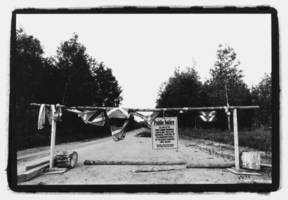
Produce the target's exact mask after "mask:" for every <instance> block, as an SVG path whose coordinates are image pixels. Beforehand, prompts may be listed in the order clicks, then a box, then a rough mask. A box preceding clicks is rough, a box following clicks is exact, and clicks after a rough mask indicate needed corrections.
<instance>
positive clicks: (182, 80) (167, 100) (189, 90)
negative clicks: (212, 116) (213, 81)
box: [156, 68, 202, 126]
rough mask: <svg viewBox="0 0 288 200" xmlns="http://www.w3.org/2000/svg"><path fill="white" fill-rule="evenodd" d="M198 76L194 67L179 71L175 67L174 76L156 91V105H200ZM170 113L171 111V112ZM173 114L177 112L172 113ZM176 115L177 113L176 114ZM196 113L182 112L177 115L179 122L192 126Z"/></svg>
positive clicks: (200, 84)
mask: <svg viewBox="0 0 288 200" xmlns="http://www.w3.org/2000/svg"><path fill="white" fill-rule="evenodd" d="M201 86H202V83H201V82H200V77H199V76H198V73H197V72H196V70H195V69H194V68H187V69H186V71H180V69H179V68H177V69H176V70H175V71H174V76H172V77H170V78H169V80H168V82H167V83H164V84H162V86H161V87H160V90H159V93H158V99H157V102H156V104H157V106H156V107H196V106H200V105H201V101H200V100H201V97H200V93H201ZM171 114H172V113H171ZM173 114H174V115H175V114H177V113H173ZM177 115H178V114H177ZM196 116H197V113H195V112H193V113H191V112H190V113H183V114H182V115H180V116H179V117H180V118H179V124H180V125H183V126H188V125H190V126H191V125H192V126H194V120H193V119H194V118H195V117H196Z"/></svg>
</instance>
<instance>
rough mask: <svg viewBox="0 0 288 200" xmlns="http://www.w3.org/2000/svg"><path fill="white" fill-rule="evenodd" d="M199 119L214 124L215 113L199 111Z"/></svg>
mask: <svg viewBox="0 0 288 200" xmlns="http://www.w3.org/2000/svg"><path fill="white" fill-rule="evenodd" d="M199 117H200V118H201V119H202V121H204V122H214V121H216V111H215V110H213V111H201V112H199Z"/></svg>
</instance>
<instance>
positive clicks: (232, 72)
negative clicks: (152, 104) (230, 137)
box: [11, 29, 272, 147]
mask: <svg viewBox="0 0 288 200" xmlns="http://www.w3.org/2000/svg"><path fill="white" fill-rule="evenodd" d="M15 44H16V46H15V47H16V49H15V52H14V55H13V59H12V64H11V67H13V68H14V69H15V71H16V73H15V76H13V77H11V79H12V82H13V84H12V85H11V86H13V88H11V90H13V91H15V92H14V93H13V94H14V96H13V97H14V99H15V101H14V102H15V113H14V115H13V116H14V120H15V123H14V124H15V132H16V133H17V139H18V140H19V141H21V143H20V142H19V143H20V144H23V145H24V146H25V144H24V143H25V140H24V139H27V138H28V140H29V141H28V143H29V144H32V143H34V144H35V145H36V146H39V145H41V144H42V145H44V144H48V143H49V139H48V140H47V137H46V138H43V141H42V140H41V141H34V142H33V138H34V136H35V133H40V135H39V137H40V136H41V133H43V134H42V135H45V134H46V136H49V134H48V133H49V132H50V130H49V126H48V127H46V128H45V129H44V130H43V131H37V129H36V128H37V116H38V108H33V107H31V106H30V105H29V104H30V103H31V102H36V103H37V102H38V103H49V104H57V103H59V104H65V105H95V106H115V107H117V106H119V105H120V103H121V101H122V97H121V92H122V89H121V87H120V86H119V84H118V82H117V80H116V78H115V76H114V75H113V73H112V70H111V69H110V68H108V67H106V66H105V64H104V63H103V62H98V61H96V60H95V59H94V58H92V57H91V56H90V55H89V54H88V53H87V52H86V48H85V46H84V45H83V44H81V43H80V42H79V38H78V35H76V34H74V35H73V36H72V37H71V38H70V39H69V40H67V41H64V42H62V43H61V44H60V45H59V47H58V49H57V52H56V55H55V56H54V57H45V56H44V51H43V48H42V46H41V43H40V41H39V40H38V39H37V38H35V37H33V36H32V35H28V34H26V33H25V32H24V31H23V30H22V29H19V30H17V31H16V43H15ZM216 55H217V59H216V61H215V64H214V66H213V67H212V68H211V70H210V75H211V76H210V79H208V80H207V81H205V82H204V83H202V82H201V81H200V77H199V75H198V73H197V71H196V70H195V69H194V68H193V67H190V68H189V67H188V68H187V69H186V70H184V71H181V70H180V68H176V70H175V72H174V74H173V76H171V77H170V78H169V79H168V81H167V82H165V83H163V85H162V86H161V88H160V90H159V95H158V99H157V101H156V107H185V106H191V107H199V106H224V105H228V104H229V105H259V106H260V109H259V110H258V111H239V126H240V127H245V128H251V127H253V126H254V127H255V126H257V127H259V126H266V127H269V126H271V120H272V119H271V112H272V110H271V92H272V88H271V87H272V86H271V76H270V75H268V74H266V75H265V76H264V77H263V79H262V81H261V82H260V83H259V84H258V85H256V86H254V87H252V88H251V89H249V88H248V86H247V85H246V84H245V82H244V81H243V73H242V71H241V70H239V69H238V68H237V67H238V65H239V64H240V62H239V60H238V59H237V54H236V52H235V50H234V49H233V48H231V47H229V46H227V45H219V48H218V50H217V52H216ZM166 115H173V116H175V115H176V116H178V119H179V124H180V126H193V127H195V126H196V127H197V125H198V126H199V123H200V122H199V119H198V113H197V112H184V113H181V114H180V113H176V112H174V113H172V112H171V113H166ZM63 118H65V120H63V122H62V123H59V125H58V128H57V131H58V133H57V134H58V136H59V135H60V136H61V135H62V136H64V137H63V138H67V137H68V136H71V135H73V134H74V135H77V134H78V135H79V133H80V132H81V134H80V135H85V134H86V135H87V137H90V136H91V135H92V136H93V135H95V133H97V134H98V133H102V134H108V131H107V127H95V126H89V125H84V124H83V122H82V121H81V120H80V119H79V118H78V117H77V116H76V115H73V114H71V113H70V114H69V113H67V112H64V113H63ZM227 120H228V118H227V116H226V113H225V112H224V111H220V112H218V113H217V121H216V122H215V123H212V127H217V128H227ZM231 122H232V119H231ZM231 124H232V123H231ZM83 133H85V134H83ZM89 135H90V136H89ZM29 138H30V139H29ZM58 138H59V137H58ZM60 138H61V137H60ZM38 139H39V138H38ZM36 143H41V144H36ZM24 146H23V147H24Z"/></svg>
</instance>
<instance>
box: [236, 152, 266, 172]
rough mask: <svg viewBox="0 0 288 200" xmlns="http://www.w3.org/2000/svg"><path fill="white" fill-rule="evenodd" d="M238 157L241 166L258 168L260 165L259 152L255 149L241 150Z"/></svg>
mask: <svg viewBox="0 0 288 200" xmlns="http://www.w3.org/2000/svg"><path fill="white" fill-rule="evenodd" d="M240 159H241V164H242V167H243V168H246V169H255V170H259V169H260V167H261V166H260V164H261V155H260V152H257V151H251V152H242V153H241V156H240Z"/></svg>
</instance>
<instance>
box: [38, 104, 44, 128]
mask: <svg viewBox="0 0 288 200" xmlns="http://www.w3.org/2000/svg"><path fill="white" fill-rule="evenodd" d="M45 115H46V105H45V104H41V105H40V109H39V114H38V126H37V128H38V130H40V129H43V128H44V124H45Z"/></svg>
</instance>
